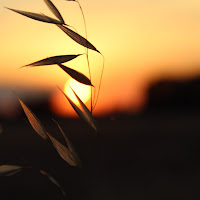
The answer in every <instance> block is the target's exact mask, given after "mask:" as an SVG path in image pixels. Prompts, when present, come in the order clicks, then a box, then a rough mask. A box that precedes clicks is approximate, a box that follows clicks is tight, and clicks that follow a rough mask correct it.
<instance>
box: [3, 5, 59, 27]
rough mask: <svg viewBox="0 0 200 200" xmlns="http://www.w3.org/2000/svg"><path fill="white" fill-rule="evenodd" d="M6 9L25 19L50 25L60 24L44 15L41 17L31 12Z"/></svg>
mask: <svg viewBox="0 0 200 200" xmlns="http://www.w3.org/2000/svg"><path fill="white" fill-rule="evenodd" d="M5 8H7V7H5ZM7 9H9V10H12V11H14V12H16V13H19V14H21V15H24V16H26V17H29V18H31V19H34V20H37V21H41V22H46V23H52V24H62V22H60V21H58V20H56V19H53V18H51V17H48V16H46V15H43V14H38V13H32V12H27V11H22V10H16V9H12V8H7Z"/></svg>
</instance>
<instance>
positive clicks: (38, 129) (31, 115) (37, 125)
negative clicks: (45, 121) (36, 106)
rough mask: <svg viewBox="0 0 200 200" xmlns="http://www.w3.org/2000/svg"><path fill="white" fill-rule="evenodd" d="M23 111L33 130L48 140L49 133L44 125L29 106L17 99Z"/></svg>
mask: <svg viewBox="0 0 200 200" xmlns="http://www.w3.org/2000/svg"><path fill="white" fill-rule="evenodd" d="M17 98H18V100H19V102H20V104H21V106H22V108H23V110H24V113H25V114H26V116H27V118H28V120H29V122H30V124H31V126H32V127H33V129H34V130H35V131H36V132H37V133H38V134H39V135H40V136H41V137H42V138H43V139H45V140H48V136H47V131H46V130H45V128H44V127H43V125H42V123H41V122H40V120H39V119H38V118H37V117H36V116H35V114H34V113H33V112H32V111H31V110H30V109H29V108H28V106H26V105H25V104H24V102H23V101H22V100H21V99H20V98H19V97H17Z"/></svg>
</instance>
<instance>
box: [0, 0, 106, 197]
mask: <svg viewBox="0 0 200 200" xmlns="http://www.w3.org/2000/svg"><path fill="white" fill-rule="evenodd" d="M68 1H72V2H76V3H78V5H79V8H80V10H81V13H82V16H83V22H84V26H85V37H83V36H81V35H80V34H78V33H77V32H76V31H74V30H72V27H71V26H70V25H68V24H66V23H65V21H64V19H63V17H62V15H61V13H60V12H59V10H58V9H57V8H56V6H55V5H54V4H53V3H52V2H51V1H50V0H44V2H45V3H46V5H47V6H48V8H49V9H50V11H51V12H52V13H53V14H54V15H55V17H56V18H57V19H55V18H51V17H49V16H46V15H45V14H38V13H33V12H28V11H22V10H17V9H13V8H7V7H6V8H7V9H9V10H11V11H14V12H16V13H18V14H21V15H23V16H25V17H28V18H31V19H34V20H37V21H40V22H44V23H51V24H55V25H56V26H57V27H58V28H59V29H60V30H62V31H63V32H64V33H65V34H66V35H68V36H69V37H70V38H71V39H72V40H74V41H75V42H77V43H78V44H80V45H82V46H84V47H85V55H86V58H87V64H88V71H89V78H88V77H87V76H85V75H84V74H83V73H81V72H78V71H76V70H74V69H71V68H69V67H67V66H65V65H63V63H65V62H68V61H70V60H73V59H75V58H77V57H78V56H81V55H83V54H76V55H56V56H52V57H48V58H45V59H41V60H39V61H35V62H33V63H31V64H27V65H25V66H23V67H36V66H37V67H38V66H43V65H57V66H58V67H60V68H61V69H62V70H63V71H64V72H66V73H67V74H68V75H69V76H71V77H72V78H73V79H75V80H76V81H78V82H80V83H82V84H85V85H88V86H90V87H91V107H90V110H89V109H88V108H87V106H86V105H85V104H84V103H83V101H82V100H81V99H80V98H79V96H78V95H77V94H76V92H75V91H74V90H73V88H71V90H72V91H73V93H74V94H75V97H76V99H77V101H78V102H79V106H77V105H76V104H75V103H74V102H73V101H72V100H71V99H70V97H68V95H67V94H65V93H64V92H63V91H62V90H61V89H60V88H59V87H58V86H57V87H58V89H59V90H60V91H61V93H62V94H63V95H64V96H65V98H66V99H67V101H69V103H70V104H71V106H72V107H73V109H74V111H75V112H76V113H77V114H78V116H79V117H80V118H81V119H83V120H84V121H85V122H86V123H87V124H88V125H89V126H90V127H91V129H92V130H93V131H94V133H95V134H98V132H99V131H98V128H97V124H96V121H95V119H94V118H93V116H92V111H93V110H94V108H95V106H96V104H97V101H98V97H99V92H100V88H101V80H102V76H103V70H104V57H103V55H102V54H101V53H100V51H99V50H97V48H96V47H95V46H94V45H93V44H91V43H90V42H89V41H88V39H87V29H86V21H85V17H84V13H83V10H82V7H81V5H80V3H79V1H78V0H68ZM88 49H90V50H93V51H96V52H97V53H99V54H100V55H101V56H102V58H103V67H102V72H101V75H100V83H99V88H98V94H97V95H96V99H95V98H94V99H93V98H92V97H93V94H92V93H93V87H94V85H92V77H91V71H90V65H89V56H88ZM21 68H22V67H21ZM94 97H95V95H94ZM17 98H18V100H19V102H20V104H21V106H22V108H23V110H24V113H25V114H26V116H27V118H28V120H29V122H30V124H31V126H32V127H33V129H34V130H35V131H36V132H37V133H38V134H39V135H40V136H41V137H42V138H43V139H44V140H46V141H47V142H48V143H50V144H51V145H52V146H53V147H54V148H55V149H56V151H57V153H58V155H59V156H60V157H61V158H62V159H63V160H65V161H66V162H67V163H68V164H69V165H71V166H78V167H81V160H80V158H79V156H78V154H77V153H76V150H75V148H74V146H73V144H72V143H71V142H70V140H69V139H68V137H67V136H66V134H65V133H64V132H63V130H62V128H61V127H60V125H59V124H58V123H57V122H56V121H55V120H54V121H55V123H56V124H57V126H58V128H59V129H60V132H61V134H62V135H63V137H64V139H65V141H66V145H63V144H62V143H61V142H59V141H58V140H56V139H55V138H54V137H53V136H52V135H51V134H50V133H48V132H47V131H46V129H45V128H44V126H43V125H42V123H41V122H40V120H39V119H38V118H37V116H36V115H35V114H34V113H33V112H32V111H31V109H30V108H29V107H28V106H27V105H26V104H25V103H24V102H23V101H22V100H21V99H20V98H19V97H18V96H17ZM24 169H26V170H27V169H28V170H31V169H32V167H31V166H16V165H1V166H0V176H8V175H13V174H16V173H19V172H20V171H22V170H24ZM38 173H41V174H43V175H45V176H46V177H47V178H48V179H49V180H50V181H51V182H52V183H53V184H55V186H57V187H58V188H59V189H60V192H61V194H62V196H63V198H64V199H65V198H66V193H65V191H64V190H63V188H62V187H61V186H60V184H59V183H58V181H56V180H55V179H54V178H53V177H52V176H51V175H49V174H48V173H47V172H46V171H44V170H38Z"/></svg>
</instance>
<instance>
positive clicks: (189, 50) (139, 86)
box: [0, 0, 200, 113]
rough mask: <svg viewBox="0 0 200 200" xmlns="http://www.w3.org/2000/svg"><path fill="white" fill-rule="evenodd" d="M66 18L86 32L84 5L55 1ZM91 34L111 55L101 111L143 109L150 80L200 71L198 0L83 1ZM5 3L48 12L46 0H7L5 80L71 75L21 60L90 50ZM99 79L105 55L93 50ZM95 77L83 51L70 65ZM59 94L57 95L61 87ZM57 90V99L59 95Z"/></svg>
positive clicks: (56, 80) (46, 80) (50, 81)
mask: <svg viewBox="0 0 200 200" xmlns="http://www.w3.org/2000/svg"><path fill="white" fill-rule="evenodd" d="M52 2H53V3H54V4H55V5H56V6H57V8H58V9H59V10H60V12H61V14H62V15H63V17H64V19H65V21H66V23H67V24H70V25H72V26H74V27H75V28H76V29H77V30H78V32H79V33H80V34H81V35H83V36H84V35H85V33H84V26H83V21H82V17H81V13H80V10H79V8H78V5H77V4H76V3H74V2H66V1H64V0H54V1H53V0H52ZM80 3H81V5H82V7H83V10H84V13H85V17H86V22H87V31H88V40H89V41H90V42H91V43H92V44H94V46H95V47H96V48H97V49H98V50H99V51H100V52H101V53H102V54H103V55H104V56H105V71H104V76H103V83H102V89H101V93H100V98H99V102H98V104H97V107H96V112H104V113H105V112H110V111H112V110H115V109H118V110H130V109H132V110H137V109H138V107H139V106H140V105H142V104H143V101H144V96H145V94H144V89H145V87H146V84H147V83H148V82H149V81H150V80H153V78H155V77H158V76H161V75H163V76H173V77H186V76H192V75H193V74H199V73H200V56H199V54H200V39H199V35H200V12H199V10H200V1H199V0H173V1H172V0H163V1H158V0H140V1H138V0H115V1H114V0H109V1H108V0H80ZM3 6H6V7H10V8H14V9H19V10H26V11H31V12H38V13H41V12H42V13H44V14H47V15H49V16H51V17H53V15H52V14H51V12H50V11H49V10H48V8H47V6H46V5H45V3H44V2H43V1H42V0H34V1H31V0H29V1H27V0H18V1H16V0H3V1H0V16H1V17H0V26H1V37H0V44H1V48H0V49H1V50H0V54H1V56H0V65H1V70H0V72H1V73H0V85H1V84H4V85H5V84H9V85H11V87H12V85H15V86H17V85H19V86H23V87H39V88H48V89H53V90H54V88H55V85H59V86H60V87H63V86H64V84H65V82H66V81H67V80H68V77H69V76H68V75H66V74H65V73H64V72H63V71H62V70H61V69H59V68H58V67H57V66H42V67H37V68H24V69H21V70H18V68H19V67H21V66H23V65H26V64H29V63H32V62H34V61H37V60H40V59H43V58H46V57H50V56H56V55H63V54H78V53H84V48H83V47H81V46H80V45H78V44H76V43H75V42H74V41H72V40H71V39H70V38H68V37H67V36H66V35H65V34H64V33H63V32H62V31H60V30H59V29H58V28H57V27H56V26H55V25H52V24H45V23H42V22H37V21H35V20H32V19H28V18H26V17H23V16H21V15H19V14H17V13H14V12H11V11H9V10H7V9H5V8H3ZM89 56H90V63H91V69H92V80H93V84H94V85H95V86H96V87H98V81H99V78H100V72H101V67H102V57H101V56H100V55H99V54H98V53H96V52H92V51H91V50H90V51H89ZM66 65H67V66H69V67H72V68H74V69H77V70H78V71H80V72H82V73H84V74H86V75H87V76H88V70H87V62H86V59H85V57H84V56H80V57H78V58H76V59H75V60H73V61H70V62H69V63H67V64H66ZM54 97H55V94H54ZM54 97H53V98H54Z"/></svg>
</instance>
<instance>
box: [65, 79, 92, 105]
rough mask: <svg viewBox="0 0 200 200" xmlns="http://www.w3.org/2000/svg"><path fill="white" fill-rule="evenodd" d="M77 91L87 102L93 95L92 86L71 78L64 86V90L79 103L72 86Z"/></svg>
mask: <svg viewBox="0 0 200 200" xmlns="http://www.w3.org/2000/svg"><path fill="white" fill-rule="evenodd" d="M70 87H71V88H72V89H73V90H74V91H75V92H76V94H77V95H78V96H79V98H80V99H81V100H82V101H83V102H84V103H86V102H87V101H88V100H89V99H90V96H91V89H90V86H88V85H84V84H82V83H79V82H77V81H76V80H74V79H69V80H68V81H67V82H66V83H65V86H64V92H65V94H67V96H68V97H69V98H70V99H71V100H72V101H73V102H74V103H75V104H78V100H77V98H76V96H75V95H74V93H73V91H72V90H71V88H70Z"/></svg>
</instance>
